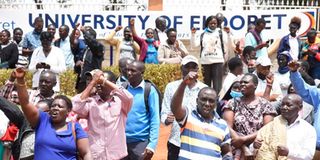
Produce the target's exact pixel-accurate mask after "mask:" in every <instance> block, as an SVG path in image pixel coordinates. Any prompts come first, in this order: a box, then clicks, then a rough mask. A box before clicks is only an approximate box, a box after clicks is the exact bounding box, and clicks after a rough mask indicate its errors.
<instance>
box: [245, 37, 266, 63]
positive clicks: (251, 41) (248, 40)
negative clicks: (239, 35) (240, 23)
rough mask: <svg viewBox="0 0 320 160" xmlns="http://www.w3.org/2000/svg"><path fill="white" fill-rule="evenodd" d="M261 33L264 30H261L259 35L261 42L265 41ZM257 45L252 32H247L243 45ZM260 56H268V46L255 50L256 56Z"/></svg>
mask: <svg viewBox="0 0 320 160" xmlns="http://www.w3.org/2000/svg"><path fill="white" fill-rule="evenodd" d="M263 33H264V32H263V31H261V33H260V37H261V40H262V42H266V41H267V38H266V37H265V35H264V34H263ZM257 45H258V43H257V40H256V39H255V38H254V36H253V34H252V33H251V32H249V33H248V34H247V35H246V38H245V46H252V47H254V48H255V47H257ZM261 56H268V48H267V47H263V48H261V49H259V50H257V52H256V57H257V58H258V57H261Z"/></svg>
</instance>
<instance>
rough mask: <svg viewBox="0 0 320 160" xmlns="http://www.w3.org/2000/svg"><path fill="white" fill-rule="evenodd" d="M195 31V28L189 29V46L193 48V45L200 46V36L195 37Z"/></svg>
mask: <svg viewBox="0 0 320 160" xmlns="http://www.w3.org/2000/svg"><path fill="white" fill-rule="evenodd" d="M196 31H197V29H196V28H192V29H191V39H190V45H191V48H195V47H199V46H200V38H199V39H198V38H197V36H196ZM200 47H201V46H200Z"/></svg>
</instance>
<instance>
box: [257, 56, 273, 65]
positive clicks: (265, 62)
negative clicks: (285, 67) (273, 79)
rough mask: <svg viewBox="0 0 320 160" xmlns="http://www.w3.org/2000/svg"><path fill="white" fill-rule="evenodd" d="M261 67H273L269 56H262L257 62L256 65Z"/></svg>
mask: <svg viewBox="0 0 320 160" xmlns="http://www.w3.org/2000/svg"><path fill="white" fill-rule="evenodd" d="M259 64H260V65H261V66H264V67H266V66H272V63H271V60H270V58H269V57H267V56H260V57H259V58H258V59H257V60H256V65H259Z"/></svg>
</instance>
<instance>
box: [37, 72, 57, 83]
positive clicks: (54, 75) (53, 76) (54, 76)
mask: <svg viewBox="0 0 320 160" xmlns="http://www.w3.org/2000/svg"><path fill="white" fill-rule="evenodd" d="M44 74H50V75H51V76H52V78H54V80H55V82H57V77H56V74H55V73H54V72H52V71H51V70H43V71H42V72H41V73H40V77H41V76H42V75H44Z"/></svg>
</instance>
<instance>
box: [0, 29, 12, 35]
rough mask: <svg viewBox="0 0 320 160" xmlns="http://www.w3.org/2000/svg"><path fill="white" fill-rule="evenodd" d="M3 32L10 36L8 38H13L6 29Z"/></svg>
mask: <svg viewBox="0 0 320 160" xmlns="http://www.w3.org/2000/svg"><path fill="white" fill-rule="evenodd" d="M1 32H6V34H7V35H8V37H11V34H10V32H9V31H8V30H6V29H4V30H2V31H1Z"/></svg>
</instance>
